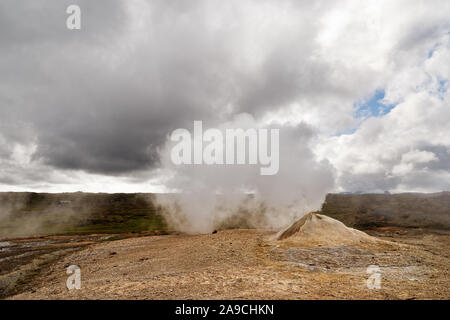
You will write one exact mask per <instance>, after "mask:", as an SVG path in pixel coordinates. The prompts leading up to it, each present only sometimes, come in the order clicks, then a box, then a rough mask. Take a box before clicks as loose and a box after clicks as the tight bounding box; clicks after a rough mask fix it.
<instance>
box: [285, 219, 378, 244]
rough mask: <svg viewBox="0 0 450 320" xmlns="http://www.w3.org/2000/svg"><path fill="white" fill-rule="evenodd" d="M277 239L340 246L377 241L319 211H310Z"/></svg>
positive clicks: (296, 242) (297, 242)
mask: <svg viewBox="0 0 450 320" xmlns="http://www.w3.org/2000/svg"><path fill="white" fill-rule="evenodd" d="M277 240H284V241H288V242H289V243H295V244H298V245H302V246H316V245H324V246H339V245H355V244H363V243H370V242H376V241H377V239H376V238H374V237H371V236H369V235H368V234H366V233H364V232H362V231H359V230H356V229H353V228H349V227H347V226H345V225H344V224H343V223H342V222H340V221H338V220H335V219H333V218H330V217H328V216H325V215H321V214H318V213H317V212H310V213H308V214H306V215H304V216H303V217H302V218H301V219H300V220H298V221H296V222H295V223H294V224H292V225H291V226H290V227H289V228H287V229H286V230H284V231H282V232H280V233H279V234H278V235H277Z"/></svg>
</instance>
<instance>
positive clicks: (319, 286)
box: [10, 228, 450, 299]
mask: <svg viewBox="0 0 450 320" xmlns="http://www.w3.org/2000/svg"><path fill="white" fill-rule="evenodd" d="M371 234H372V235H377V236H378V237H379V238H382V239H384V240H389V241H394V242H387V241H386V242H380V243H377V244H376V245H365V246H364V247H355V246H335V247H324V246H317V247H307V246H306V247H302V246H298V245H297V246H291V245H286V244H283V243H280V242H277V241H275V240H274V235H275V234H274V233H273V232H269V231H258V230H226V231H219V232H218V233H216V234H207V235H164V236H146V237H139V238H130V239H124V240H118V241H111V242H102V243H94V244H91V245H89V246H87V247H85V248H84V249H82V250H79V251H75V252H73V253H69V254H67V255H65V256H63V257H62V258H60V259H59V260H58V261H57V262H55V263H54V264H51V265H49V266H48V268H47V269H45V270H43V273H42V274H41V275H40V276H38V277H35V278H34V280H33V282H32V283H30V284H29V288H28V289H27V291H26V292H23V293H21V294H18V295H15V296H12V297H10V298H12V299H449V298H450V277H449V257H450V249H449V248H450V246H449V245H450V235H449V234H446V233H439V232H431V231H423V230H416V229H398V228H397V229H395V228H380V229H377V230H372V232H371ZM69 265H78V266H79V267H80V268H81V281H82V288H81V289H80V290H71V291H69V290H68V289H67V288H66V279H67V277H68V275H67V274H66V268H67V267H68V266H69ZM369 265H378V266H379V267H380V269H381V274H382V277H381V288H380V289H378V290H377V289H372V290H370V289H368V288H367V285H366V279H367V278H368V277H369V275H368V274H367V273H366V269H367V267H368V266H369Z"/></svg>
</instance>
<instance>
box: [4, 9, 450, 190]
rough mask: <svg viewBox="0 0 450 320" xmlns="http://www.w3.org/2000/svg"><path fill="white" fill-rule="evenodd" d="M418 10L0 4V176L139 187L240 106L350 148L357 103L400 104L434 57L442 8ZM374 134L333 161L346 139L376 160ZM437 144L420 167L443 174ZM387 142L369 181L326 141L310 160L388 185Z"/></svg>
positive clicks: (444, 19) (350, 179)
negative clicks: (202, 129)
mask: <svg viewBox="0 0 450 320" xmlns="http://www.w3.org/2000/svg"><path fill="white" fill-rule="evenodd" d="M69 4H79V5H80V6H81V8H82V29H81V30H79V31H69V30H67V29H66V27H65V19H66V17H67V14H66V13H65V9H66V7H67V6H68V5H69ZM419 4H420V3H419V2H414V3H413V4H411V2H407V3H403V4H402V3H400V2H399V3H396V4H391V3H389V2H384V3H380V4H377V6H376V7H373V6H372V7H371V6H369V5H367V6H366V5H363V4H358V3H357V2H351V1H350V2H347V1H342V2H333V3H330V2H329V1H317V2H315V3H314V5H312V4H311V3H310V2H308V1H304V2H302V1H287V0H286V1H263V2H260V1H231V2H226V3H225V2H221V1H189V2H188V1H170V2H167V1H162V0H161V1H138V0H137V1H119V0H114V1H110V0H108V1H89V0H61V1H55V0H24V1H19V2H18V1H13V0H3V1H2V2H1V3H0V39H1V41H0V106H1V107H0V164H1V165H2V168H3V170H2V172H1V173H0V180H1V181H2V183H3V184H4V185H12V186H14V185H19V184H24V185H27V184H34V185H36V184H37V185H52V184H55V183H61V182H63V180H64V179H66V178H67V177H62V176H60V175H59V174H61V175H62V174H63V173H64V172H69V171H70V170H79V171H81V172H86V173H92V174H100V175H105V176H121V177H128V178H130V179H138V177H139V176H140V175H142V172H143V171H152V170H157V169H159V168H160V165H161V163H160V159H159V153H158V149H159V148H161V147H162V146H164V143H165V141H166V138H167V135H168V134H170V132H171V131H172V130H173V129H176V128H179V127H190V126H191V125H192V121H193V120H197V119H198V120H203V121H205V122H206V123H208V125H209V126H215V125H217V126H219V125H220V124H222V123H225V122H227V121H230V120H231V119H233V118H234V117H235V116H236V115H237V114H239V113H243V112H245V113H249V114H251V115H252V116H253V117H254V119H255V121H266V122H267V123H271V122H277V123H278V124H279V126H281V127H283V126H284V127H285V128H292V127H295V126H296V125H298V124H299V123H307V124H308V125H309V126H310V127H311V128H312V129H311V130H312V131H314V132H315V133H319V134H321V138H322V141H324V140H325V141H328V144H330V145H332V144H333V141H334V139H335V136H334V135H335V134H336V133H337V132H345V131H347V130H355V133H354V138H355V139H356V140H358V136H359V135H364V125H363V126H362V127H361V128H362V130H360V127H358V126H359V125H360V123H359V122H358V121H359V120H358V119H355V118H354V117H353V112H354V105H355V104H356V103H357V102H358V101H361V100H363V99H365V98H367V97H368V96H371V95H372V94H373V93H374V92H375V90H377V89H379V88H386V92H387V98H390V97H391V98H392V99H393V100H396V101H401V99H397V98H398V96H399V97H401V98H402V99H403V100H404V99H406V98H407V97H408V95H409V94H410V91H407V90H406V89H405V88H406V84H405V83H407V84H409V81H405V80H404V79H407V80H408V79H411V78H414V79H416V78H418V77H415V76H414V75H415V74H413V76H411V74H412V73H410V72H412V71H411V70H416V69H418V68H422V69H423V68H424V67H423V65H424V62H423V61H424V60H426V59H427V55H428V52H429V50H430V49H431V48H441V49H442V50H444V51H443V52H444V54H445V52H447V51H445V50H447V49H448V47H446V46H445V45H442V43H444V44H445V38H444V37H443V34H445V33H446V32H448V29H449V23H448V14H446V13H448V10H449V6H448V3H447V2H445V1H443V2H439V1H436V7H439V5H440V8H441V10H433V9H432V8H431V7H433V5H430V8H427V9H426V10H425V9H424V10H418V9H417V8H416V6H417V5H419ZM438 11H439V12H438ZM355 12H357V13H358V14H356V13H355ZM397 18H398V19H397ZM422 25H423V28H422ZM439 43H440V47H439V46H437V44H438V45H439ZM436 52H437V53H436V55H438V54H439V52H438V51H436ZM443 63H445V61H444V62H440V65H442V64H443ZM427 72H428V74H433V73H432V72H431V71H429V70H427ZM401 76H404V79H403V78H401ZM439 77H441V78H442V77H444V78H445V77H446V75H439ZM420 85H421V84H418V85H417V87H419V86H420ZM408 90H409V89H408ZM411 90H412V89H411ZM394 98H395V99H394ZM445 105H446V102H445V103H444V106H445ZM267 117H268V118H267ZM403 119H405V121H408V119H407V117H403ZM430 119H431V118H430ZM414 121H415V120H414ZM414 121H413V122H414ZM385 123H388V121H387V120H386V121H384V122H383V124H381V125H380V126H379V135H380V137H383V138H384V139H385V137H386V136H387V134H386V132H385V130H389V127H388V126H385V125H384V124H385ZM430 126H432V124H431V120H430V123H427V124H426V125H424V127H427V128H429V127H430ZM355 128H356V129H355ZM286 130H290V129H286ZM300 139H301V135H300V134H299V140H300ZM381 140H382V139H381V138H380V139H375V137H374V136H372V137H371V138H367V137H365V138H361V141H360V142H359V143H358V144H353V145H351V146H349V145H347V144H346V143H344V142H342V144H339V146H341V147H342V148H341V149H340V150H339V151H338V152H336V154H338V155H339V152H341V153H345V154H347V155H348V157H347V158H346V160H349V159H355V157H351V153H352V152H353V151H352V148H353V147H354V145H358V146H359V149H358V150H354V152H355V153H358V152H363V151H362V150H363V146H365V145H367V144H373V145H374V148H375V145H381V146H380V147H379V148H378V149H376V150H375V149H374V150H373V153H374V154H380V153H381V152H382V151H381V150H382V142H380V141H381ZM330 141H331V142H330ZM439 145H440V147H439V148H440V149H439V150H438V149H433V150H434V151H433V150H432V149H426V148H423V150H430V151H432V152H434V153H435V154H436V155H437V157H438V158H439V161H437V162H431V163H429V164H427V166H428V168H429V169H430V170H432V171H433V170H443V171H444V172H448V171H449V167H448V166H449V163H450V161H449V158H448V145H449V144H448V143H447V142H446V141H440V142H439ZM410 146H413V147H414V148H421V145H420V144H419V143H415V142H414V143H413V142H411V143H410ZM22 148H24V150H27V151H24V150H22ZM393 148H394V147H393ZM395 148H396V151H395V152H393V154H395V156H393V157H392V158H389V159H382V160H380V161H379V163H380V164H381V165H382V166H384V169H385V170H380V171H379V172H377V173H372V172H358V173H355V172H352V170H349V169H348V168H346V167H345V165H342V164H341V162H339V161H340V160H339V156H334V157H333V156H332V153H333V150H332V149H333V148H331V147H330V148H328V149H327V151H326V152H325V151H324V152H325V153H326V156H324V157H323V158H326V159H328V160H330V162H331V163H332V164H333V165H334V166H336V168H337V170H338V171H339V172H340V173H341V176H342V179H340V180H339V181H342V185H341V187H342V188H351V189H354V188H365V189H366V190H378V189H382V188H395V187H396V186H398V185H399V184H401V183H402V181H405V180H404V179H400V178H398V177H388V175H385V173H386V172H388V171H389V170H390V169H392V167H394V166H395V165H396V163H397V162H398V161H400V159H401V153H402V152H404V149H405V145H401V144H399V145H398V146H396V147H395ZM430 148H431V147H430ZM446 148H447V149H446ZM310 149H311V150H309V149H308V152H309V151H311V152H312V153H314V152H316V151H317V150H316V149H317V146H311V148H310ZM325 149H326V148H324V150H325ZM445 150H447V151H445ZM446 152H447V153H446ZM374 159H375V160H377V159H376V157H372V158H370V157H368V158H365V159H363V160H361V161H362V162H365V163H366V164H367V163H369V162H370V161H374ZM352 161H353V160H349V161H348V163H350V162H351V163H353V162H352ZM377 161H378V160H377ZM343 162H344V161H342V163H343ZM355 164H356V162H355ZM418 168H419V166H418ZM36 170H37V171H39V174H36V173H35V171H36ZM53 171H57V173H55V174H53V173H52V172H53ZM146 177H147V176H146ZM71 179H72V177H71ZM73 179H75V178H73ZM363 180H364V181H365V183H362V182H361V181H363ZM68 181H69V182H67V183H70V181H72V180H70V179H69V180H68ZM358 181H359V182H358ZM364 184H366V186H365V187H364ZM411 184H413V182H411ZM429 185H431V184H429ZM441 186H442V184H437V187H439V188H440V187H441Z"/></svg>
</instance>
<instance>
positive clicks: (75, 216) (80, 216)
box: [0, 192, 450, 238]
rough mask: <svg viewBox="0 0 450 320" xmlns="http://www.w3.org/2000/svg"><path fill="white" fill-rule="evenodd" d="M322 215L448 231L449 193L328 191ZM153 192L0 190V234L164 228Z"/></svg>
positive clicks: (242, 217)
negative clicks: (112, 192) (345, 192)
mask: <svg viewBox="0 0 450 320" xmlns="http://www.w3.org/2000/svg"><path fill="white" fill-rule="evenodd" d="M321 213H322V214H325V215H328V216H330V217H333V218H335V219H337V220H340V221H342V222H344V223H345V224H346V225H347V226H350V227H354V228H359V229H366V228H370V227H375V226H402V227H427V228H436V229H448V230H450V192H440V193H432V194H419V193H405V194H393V195H387V194H328V195H327V197H326V200H325V202H324V204H323V206H322V211H321ZM263 218H264V216H263V214H261V213H260V212H238V213H236V215H235V216H232V217H230V218H229V219H228V220H226V221H223V222H222V223H221V224H220V225H218V226H217V227H218V228H220V229H223V228H252V227H254V226H255V223H254V222H255V221H258V219H263ZM168 228H169V227H168V225H167V222H166V220H165V218H164V216H163V211H162V209H161V208H160V207H159V206H157V205H156V204H155V195H154V194H149V193H137V194H104V193H82V192H77V193H59V194H51V193H29V192H3V193H2V192H0V238H6V237H21V236H35V235H48V234H94V233H127V232H141V231H163V232H166V231H168Z"/></svg>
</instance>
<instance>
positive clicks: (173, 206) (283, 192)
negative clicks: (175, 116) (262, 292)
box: [157, 114, 334, 233]
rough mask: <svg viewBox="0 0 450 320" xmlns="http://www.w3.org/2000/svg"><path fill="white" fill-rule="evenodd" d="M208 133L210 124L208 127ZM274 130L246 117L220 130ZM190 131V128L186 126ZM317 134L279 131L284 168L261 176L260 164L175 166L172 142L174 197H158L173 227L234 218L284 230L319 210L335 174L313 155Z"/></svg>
mask: <svg viewBox="0 0 450 320" xmlns="http://www.w3.org/2000/svg"><path fill="white" fill-rule="evenodd" d="M204 126H205V129H207V128H206V126H207V124H204ZM261 127H267V128H276V126H275V125H273V124H272V125H269V126H262V125H261V124H259V123H257V122H256V121H255V120H254V118H253V117H252V116H250V115H248V114H240V115H238V116H237V117H235V118H234V120H233V121H231V122H228V123H224V124H222V125H220V126H219V127H218V129H220V130H225V129H228V128H242V129H249V128H261ZM186 129H188V130H189V128H186ZM314 140H315V135H314V132H313V131H312V129H311V128H309V127H308V126H306V125H305V124H299V125H296V126H292V127H287V126H283V127H282V128H281V129H280V155H279V159H280V168H279V172H278V174H276V175H271V176H264V175H260V171H259V168H260V166H259V165H178V166H176V165H174V164H173V163H172V161H171V158H170V152H171V148H172V146H173V143H172V142H171V141H170V140H169V139H168V141H167V143H166V144H165V146H164V148H163V149H162V150H161V152H160V154H161V161H162V168H163V169H162V170H163V171H165V174H166V176H167V177H169V178H168V179H167V181H166V185H167V186H168V187H169V189H170V190H172V191H174V192H176V194H175V195H170V196H167V195H159V196H158V197H157V201H158V203H159V204H160V205H162V206H163V207H164V208H165V211H166V218H167V220H168V222H169V224H170V225H171V226H172V227H174V228H176V229H178V230H180V231H184V232H190V233H205V232H211V231H212V230H214V229H215V228H217V227H220V225H221V224H224V223H231V225H233V221H232V220H233V219H242V220H245V221H246V223H247V225H248V226H250V227H265V228H281V227H284V226H286V225H287V224H289V223H291V222H292V221H293V220H294V219H296V218H298V217H300V216H302V215H303V214H304V213H306V212H308V211H311V210H315V209H319V208H320V205H321V204H322V202H323V200H324V198H325V195H326V193H327V192H328V191H330V190H331V189H332V188H333V186H334V173H333V169H332V166H331V165H330V164H329V163H328V162H327V161H318V160H317V159H316V156H315V155H314V153H313V152H312V151H311V144H312V143H314Z"/></svg>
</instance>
